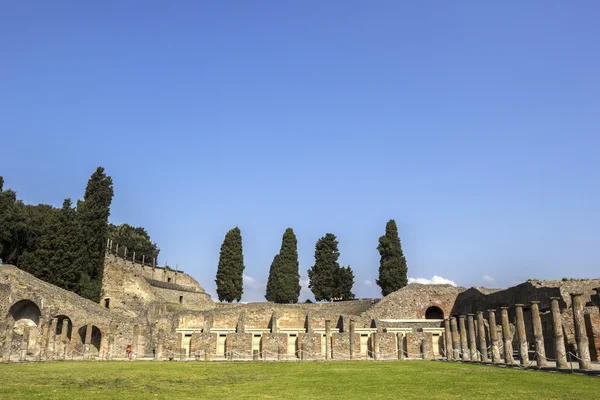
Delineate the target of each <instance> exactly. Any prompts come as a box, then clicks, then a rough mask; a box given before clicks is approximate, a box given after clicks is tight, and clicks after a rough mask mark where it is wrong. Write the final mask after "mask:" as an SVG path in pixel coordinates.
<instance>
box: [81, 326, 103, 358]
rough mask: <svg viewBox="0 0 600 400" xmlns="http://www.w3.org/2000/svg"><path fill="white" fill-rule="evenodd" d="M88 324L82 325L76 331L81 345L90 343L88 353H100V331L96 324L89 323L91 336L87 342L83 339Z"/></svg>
mask: <svg viewBox="0 0 600 400" xmlns="http://www.w3.org/2000/svg"><path fill="white" fill-rule="evenodd" d="M88 326H89V325H84V326H82V327H81V328H79V330H78V331H77V332H78V334H79V339H80V340H81V343H82V344H83V345H87V344H89V345H90V353H91V354H95V355H98V354H99V353H100V344H101V343H102V332H101V331H100V328H98V327H97V326H96V325H91V327H92V337H91V340H90V342H89V343H86V341H85V337H86V334H87V327H88Z"/></svg>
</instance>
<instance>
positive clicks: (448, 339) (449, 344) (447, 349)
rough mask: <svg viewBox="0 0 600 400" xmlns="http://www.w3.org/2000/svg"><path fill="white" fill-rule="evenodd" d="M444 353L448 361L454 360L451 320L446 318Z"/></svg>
mask: <svg viewBox="0 0 600 400" xmlns="http://www.w3.org/2000/svg"><path fill="white" fill-rule="evenodd" d="M444 352H445V353H446V354H445V355H446V360H452V359H453V354H452V336H451V335H450V319H449V318H444Z"/></svg>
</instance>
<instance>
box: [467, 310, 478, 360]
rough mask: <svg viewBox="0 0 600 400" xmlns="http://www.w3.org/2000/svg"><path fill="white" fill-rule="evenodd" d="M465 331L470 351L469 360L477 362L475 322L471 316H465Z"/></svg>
mask: <svg viewBox="0 0 600 400" xmlns="http://www.w3.org/2000/svg"><path fill="white" fill-rule="evenodd" d="M467 331H468V333H469V350H470V351H471V360H473V361H477V360H479V356H478V355H477V341H476V339H475V321H474V320H473V314H467Z"/></svg>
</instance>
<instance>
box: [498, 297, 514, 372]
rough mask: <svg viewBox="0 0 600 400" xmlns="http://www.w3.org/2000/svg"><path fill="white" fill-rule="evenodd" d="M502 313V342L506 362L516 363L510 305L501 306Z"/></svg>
mask: <svg viewBox="0 0 600 400" xmlns="http://www.w3.org/2000/svg"><path fill="white" fill-rule="evenodd" d="M500 310H501V311H500V315H501V316H502V344H503V348H504V362H505V363H507V364H514V363H515V360H514V358H513V347H512V335H511V332H510V322H508V307H500Z"/></svg>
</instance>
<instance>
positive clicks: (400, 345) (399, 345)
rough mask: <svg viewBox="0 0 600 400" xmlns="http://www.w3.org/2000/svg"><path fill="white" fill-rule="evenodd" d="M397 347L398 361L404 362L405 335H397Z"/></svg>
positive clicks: (399, 333)
mask: <svg viewBox="0 0 600 400" xmlns="http://www.w3.org/2000/svg"><path fill="white" fill-rule="evenodd" d="M396 347H397V348H398V360H404V335H403V334H402V333H401V332H398V333H396Z"/></svg>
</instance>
